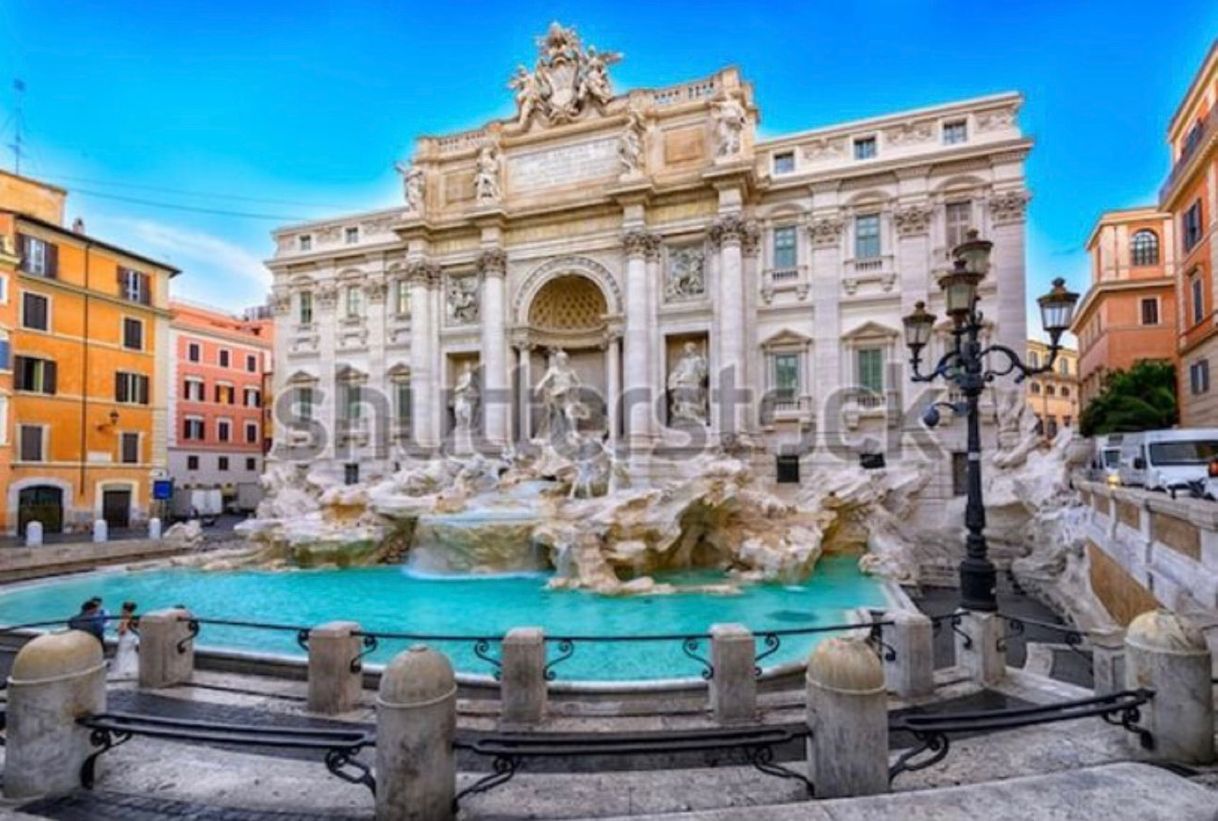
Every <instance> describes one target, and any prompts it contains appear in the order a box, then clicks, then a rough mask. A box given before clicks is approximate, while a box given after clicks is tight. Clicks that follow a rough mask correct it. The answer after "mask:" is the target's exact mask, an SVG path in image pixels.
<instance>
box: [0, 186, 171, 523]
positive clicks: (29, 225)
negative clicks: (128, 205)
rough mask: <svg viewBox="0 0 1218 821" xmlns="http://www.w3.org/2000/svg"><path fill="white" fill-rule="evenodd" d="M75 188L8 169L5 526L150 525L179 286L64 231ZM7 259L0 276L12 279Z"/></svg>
mask: <svg viewBox="0 0 1218 821" xmlns="http://www.w3.org/2000/svg"><path fill="white" fill-rule="evenodd" d="M66 196H67V193H66V192H65V191H64V190H63V189H59V188H55V187H53V186H48V185H45V184H42V183H39V182H37V181H35V180H30V179H26V178H23V177H19V176H16V175H13V174H7V173H4V172H0V231H2V232H3V235H4V246H5V248H6V249H12V251H13V252H14V253H13V256H16V258H17V259H16V262H15V266H14V267H15V269H16V271H15V274H13V275H11V276H10V277H9V278H8V279H6V280H5V284H4V286H3V294H0V297H2V299H0V308H2V310H0V327H2V326H4V325H6V324H7V325H8V326H9V328H11V331H10V334H11V338H10V351H9V353H10V354H11V355H10V356H9V357H7V361H6V362H5V363H4V367H3V377H2V378H0V394H2V393H3V389H4V385H5V384H8V383H11V385H12V388H11V398H9V400H8V406H9V407H8V408H7V411H8V412H7V418H6V419H5V420H4V428H3V429H4V439H3V441H4V442H6V443H8V444H6V445H4V446H3V447H4V448H5V449H7V451H8V455H9V458H10V466H9V468H8V477H7V478H8V482H7V483H6V486H5V487H6V492H5V494H3V497H4V498H3V504H4V508H3V511H2V514H3V521H4V527H5V530H6V531H7V532H10V533H12V532H23V531H24V529H25V525H26V523H27V522H29V521H31V520H38V521H40V522H42V525H43V528H44V530H45V531H47V532H55V531H58V530H61V529H85V528H88V527H89V526H90V525H91V523H92V522H93V521H94V520H95V519H99V518H105V519H106V520H107V521H108V522H109V523H110V525H111V527H125V526H128V525H131V524H134V523H136V522H139V521H141V520H143V519H145V518H146V517H147V516H148V515H149V511H150V509H151V506H152V482H153V480H154V479H156V478H161V477H163V476H165V475H166V467H167V453H166V441H167V431H166V423H167V421H168V417H167V411H166V394H165V388H166V384H167V381H168V380H167V377H168V373H169V350H168V338H169V311H168V310H167V305H168V296H169V279H170V277H172V276H174V275H175V274H177V273H178V271H177V269H176V268H172V267H170V266H168V265H165V264H163V263H160V262H157V261H155V260H151V259H148V258H147V257H144V256H141V255H139V254H137V253H134V252H132V251H128V250H126V249H123V248H120V247H117V246H115V245H112V244H110V243H107V242H104V241H102V240H100V239H97V238H96V237H91V236H89V235H88V234H86V233H85V231H84V226H83V224H82V223H81V222H80V221H79V220H77V222H76V224H75V225H73V227H72V228H71V229H68V228H65V227H64V225H63V208H64V202H65V199H66ZM3 265H4V262H3V259H0V275H2V274H3Z"/></svg>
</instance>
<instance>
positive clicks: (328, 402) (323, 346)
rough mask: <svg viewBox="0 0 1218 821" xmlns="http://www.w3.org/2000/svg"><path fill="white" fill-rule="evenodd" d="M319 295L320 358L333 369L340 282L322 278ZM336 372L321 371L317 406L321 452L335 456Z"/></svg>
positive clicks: (315, 323)
mask: <svg viewBox="0 0 1218 821" xmlns="http://www.w3.org/2000/svg"><path fill="white" fill-rule="evenodd" d="M314 293H316V295H317V298H316V299H315V300H314V302H313V309H314V311H315V317H314V325H316V326H317V337H318V341H317V361H318V362H322V363H325V364H326V367H329V368H331V369H333V368H334V367H335V366H336V364H337V363H336V361H335V353H334V347H335V339H336V338H337V335H338V318H337V317H336V316H335V308H336V307H337V305H338V286H337V285H336V284H335V283H334V282H323V283H322V284H321V285H320V286H319V287H318V289H317V290H316V291H315V292H314ZM334 377H335V372H334V371H333V370H331V372H330V373H328V374H327V373H324V372H323V373H322V374H321V388H322V390H323V391H324V394H323V396H322V397H321V405H320V407H319V408H318V409H317V410H318V413H317V421H318V422H319V423H320V424H321V426H322V430H324V431H325V433H326V442H325V448H324V449H323V450H322V456H324V457H328V458H330V459H333V458H335V457H337V456H338V403H339V400H340V397H339V391H338V383H337V382H336V381H335V378H334ZM175 424H176V423H175Z"/></svg>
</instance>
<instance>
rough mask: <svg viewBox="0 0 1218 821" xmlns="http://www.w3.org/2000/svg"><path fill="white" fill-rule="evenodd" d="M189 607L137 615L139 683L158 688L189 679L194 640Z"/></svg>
mask: <svg viewBox="0 0 1218 821" xmlns="http://www.w3.org/2000/svg"><path fill="white" fill-rule="evenodd" d="M190 625H191V620H190V611H189V610H182V609H181V608H171V609H169V610H156V611H153V612H152V613H146V614H145V615H143V616H140V652H139V657H140V679H139V681H140V687H144V688H149V689H154V690H155V689H157V688H160V687H170V686H172V685H174V684H182V683H184V682H187V681H190V676H191V674H192V673H194V669H195V641H194V637H193V636H192V630H191V626H190Z"/></svg>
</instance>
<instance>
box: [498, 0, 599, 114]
mask: <svg viewBox="0 0 1218 821" xmlns="http://www.w3.org/2000/svg"><path fill="white" fill-rule="evenodd" d="M537 52H538V54H537V62H536V64H535V65H534V68H533V71H531V72H530V71H528V70H527V69H526V68H525V67H524V66H518V67H517V68H516V73H515V74H514V75H513V76H512V79H511V80H510V81H509V83H508V87H509V88H511V89H512V90H514V91H515V92H516V122H517V124H518V125H520V127H522V128H527V127H528V125H529V122H530V120H531V119H532V117H533V115H534V114H536V115H539V116H541V118H542V119H543V121H544V122H545V124H546V125H554V124H556V123H565V122H570V121H572V120H574V119H575V118H577V117H579V116H580V115H581V114H583V113H584V112H585V111H586V110H587V109H588V103H592V104H593V105H595V106H597V107H599V108H603V107H604V106H605V105H606V104H607V103H608V102H609V101H610V100H612V99H613V86H612V84H611V83H610V82H609V66H611V65H613V64H614V63H616V62H618V61H619V60H621V59H622V55H621V54H620V53H618V52H615V51H597V50H596V49H595V48H594V47H592V46H589V47H588V48H587V50H585V49H584V45H583V43H582V42H581V41H580V39H579V35H578V34H576V32H575V29H572V28H564V27H563V26H561V25H559V24H558V23H551V24H550V28H549V29H548V30H547V31H546V33H545V34H544V35H543V36H541V37H539V38H538V39H537Z"/></svg>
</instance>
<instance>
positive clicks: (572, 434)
mask: <svg viewBox="0 0 1218 821" xmlns="http://www.w3.org/2000/svg"><path fill="white" fill-rule="evenodd" d="M567 441H568V444H569V446H570V448H571V451H572V453H573V460H574V462H575V478H574V479H573V480H572V481H571V490H570V492H569V493H568V494H567V496H568V498H570V499H591V498H592V497H593V496H596V495H598V494H597V492H596V491H597V489H598V488H599V489H601V490H602V493H601V494H599V495H604V491H607V490H608V488H609V481H610V475H611V474H612V472H613V457H612V455H611V454H610V453H609V449H608V448H607V447H605V442H604V440H603V439H601V437H599V436H589V435H586V434H580V433H577V432H576V431H574V430H572V431H568V432H567Z"/></svg>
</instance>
